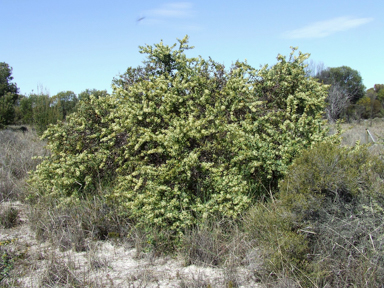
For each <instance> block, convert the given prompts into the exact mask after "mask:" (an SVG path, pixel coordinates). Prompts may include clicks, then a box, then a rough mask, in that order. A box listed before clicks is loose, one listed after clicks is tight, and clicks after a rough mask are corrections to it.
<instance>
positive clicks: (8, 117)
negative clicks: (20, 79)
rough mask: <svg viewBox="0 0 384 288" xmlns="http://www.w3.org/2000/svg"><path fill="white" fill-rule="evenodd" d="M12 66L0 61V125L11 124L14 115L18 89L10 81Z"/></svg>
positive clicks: (11, 78)
mask: <svg viewBox="0 0 384 288" xmlns="http://www.w3.org/2000/svg"><path fill="white" fill-rule="evenodd" d="M12 80H13V77H12V68H11V67H9V65H8V64H7V63H5V62H0V126H4V125H8V124H12V123H13V122H14V117H15V108H14V105H15V104H16V101H17V99H18V92H19V89H18V88H17V85H16V83H12V82H11V81H12Z"/></svg>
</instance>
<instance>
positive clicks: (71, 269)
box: [0, 203, 261, 287]
mask: <svg viewBox="0 0 384 288" xmlns="http://www.w3.org/2000/svg"><path fill="white" fill-rule="evenodd" d="M7 205H9V204H7ZM11 205H12V206H13V207H15V208H17V209H19V210H20V211H23V209H22V208H23V205H22V204H20V203H12V204H11ZM1 206H2V207H0V208H1V209H4V203H3V205H1ZM20 218H21V224H19V225H18V226H16V227H14V228H11V229H0V242H1V243H2V245H6V249H8V251H12V253H13V255H18V256H17V260H16V261H15V264H14V269H13V270H12V272H11V274H10V277H11V278H12V279H13V284H11V287H13V285H14V286H19V287H73V286H71V285H70V284H68V283H73V282H76V283H81V284H79V286H78V287H261V286H259V285H258V284H257V283H256V279H255V277H254V275H253V271H254V269H255V267H251V266H250V265H248V266H244V267H235V268H232V269H228V268H227V269H224V268H215V267H197V266H195V265H191V266H187V267H186V266H185V265H184V261H183V259H179V258H172V257H155V256H153V255H152V254H151V253H141V254H140V255H137V253H136V250H135V249H134V248H132V247H128V246H126V245H124V244H121V243H116V242H111V241H98V242H92V243H90V247H92V248H91V249H89V250H88V251H87V252H74V251H72V250H69V251H66V252H60V251H59V250H58V249H54V248H53V247H52V246H51V245H50V244H49V243H39V242H38V241H36V239H35V237H34V233H33V232H32V231H31V230H30V229H29V226H28V221H27V219H26V217H25V215H23V213H21V217H20ZM12 240H13V241H12ZM10 241H12V242H11V243H8V242H10ZM4 243H7V244H4ZM3 248H5V246H3ZM55 275H56V276H55ZM64 278H67V280H65V279H64ZM68 279H72V280H71V281H72V282H71V281H70V280H68ZM55 282H56V284H54V283H55ZM60 283H61V284H60ZM8 285H9V284H8ZM0 286H1V285H0Z"/></svg>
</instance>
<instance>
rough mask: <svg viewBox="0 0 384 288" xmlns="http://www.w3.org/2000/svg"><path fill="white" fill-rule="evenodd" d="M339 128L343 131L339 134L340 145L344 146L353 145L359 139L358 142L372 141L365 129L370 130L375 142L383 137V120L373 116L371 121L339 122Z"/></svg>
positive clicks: (366, 142) (380, 140) (367, 142)
mask: <svg viewBox="0 0 384 288" xmlns="http://www.w3.org/2000/svg"><path fill="white" fill-rule="evenodd" d="M332 128H333V127H332ZM332 128H331V129H332ZM341 128H342V130H343V131H344V132H343V133H342V135H341V136H342V145H346V146H353V145H355V144H356V142H357V141H359V142H360V144H369V143H373V141H372V139H371V137H370V136H369V134H368V133H367V129H368V130H369V132H371V134H372V136H373V138H374V140H375V141H376V143H377V142H382V139H383V137H384V120H383V119H381V118H375V119H372V121H371V120H362V121H360V122H353V123H344V124H341ZM333 129H334V128H333Z"/></svg>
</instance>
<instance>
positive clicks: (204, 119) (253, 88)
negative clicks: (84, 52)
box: [32, 36, 328, 231]
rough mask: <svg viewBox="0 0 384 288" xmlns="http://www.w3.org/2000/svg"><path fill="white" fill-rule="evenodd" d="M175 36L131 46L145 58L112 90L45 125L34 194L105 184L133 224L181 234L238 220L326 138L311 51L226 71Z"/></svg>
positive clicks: (87, 190) (67, 197)
mask: <svg viewBox="0 0 384 288" xmlns="http://www.w3.org/2000/svg"><path fill="white" fill-rule="evenodd" d="M178 42H179V44H178V48H176V44H174V45H173V46H167V45H164V44H163V43H162V42H160V43H159V44H156V45H154V46H150V45H147V46H143V47H140V53H144V54H146V55H147V59H146V61H144V66H143V67H138V68H128V70H127V72H126V73H125V74H124V75H121V77H120V79H115V81H114V83H115V84H116V85H114V86H113V88H114V90H113V93H112V95H107V96H106V97H101V98H95V97H92V96H91V97H90V99H89V100H87V101H82V102H80V105H79V110H78V111H77V112H75V113H74V114H72V115H69V116H68V118H67V120H66V122H62V123H59V124H57V125H55V126H51V127H50V128H49V129H48V130H47V131H46V132H45V134H44V136H43V137H44V138H45V139H47V140H48V149H50V151H51V155H50V156H49V157H47V158H46V159H45V160H44V161H43V162H42V163H41V165H40V166H39V167H38V169H37V170H36V172H35V173H34V174H33V176H32V183H33V184H34V186H35V187H37V188H38V189H39V191H40V193H43V195H50V196H53V197H56V198H59V199H61V200H62V201H61V202H62V203H64V204H65V203H68V201H71V200H76V199H79V198H81V197H85V196H86V195H93V194H95V193H96V191H104V192H103V193H104V195H105V196H107V197H108V199H110V200H111V201H112V203H114V205H117V206H118V207H119V209H121V212H122V213H125V214H127V215H128V216H130V217H132V219H135V220H137V223H139V224H144V225H155V226H159V227H168V228H170V229H172V230H173V231H181V230H180V229H183V228H184V227H187V226H189V225H193V224H194V223H196V219H198V218H200V217H208V216H209V215H219V216H227V217H235V216H236V215H238V214H239V213H241V212H242V211H244V209H246V207H247V206H248V205H249V203H250V202H251V199H252V198H254V197H257V196H259V195H260V193H265V192H266V191H267V190H268V189H273V188H275V187H277V182H278V180H279V179H280V178H281V177H282V175H284V173H285V171H286V169H287V166H288V165H289V164H290V163H291V161H292V159H293V158H294V157H295V156H296V155H297V154H298V153H299V152H300V151H301V150H302V149H303V148H306V147H309V146H311V145H312V144H313V143H315V142H319V141H323V140H324V139H326V138H327V135H328V131H327V130H326V129H324V126H323V122H322V121H323V120H322V115H321V114H322V112H323V108H324V99H325V97H326V96H327V87H326V86H323V85H322V84H320V83H318V82H317V81H316V80H313V79H311V78H308V77H306V74H305V71H304V68H305V65H304V64H303V62H304V61H305V60H306V59H307V58H308V57H309V56H308V54H302V53H301V52H298V55H297V56H295V54H296V52H295V50H296V49H294V48H293V49H292V53H291V54H290V57H289V59H288V60H287V59H286V57H284V56H282V55H279V56H278V57H277V60H278V61H277V64H275V65H274V66H272V67H268V66H267V65H266V66H264V67H263V68H261V69H260V70H256V69H254V68H252V67H251V66H249V65H248V64H247V63H246V62H236V63H235V64H234V65H233V66H232V67H231V69H229V71H226V70H225V69H224V66H223V65H221V64H219V63H216V62H214V61H213V60H212V59H208V60H204V59H202V58H201V57H196V58H187V56H186V55H185V50H188V49H191V48H193V47H190V46H188V37H187V36H186V37H185V38H184V39H182V40H178ZM107 188H108V189H107Z"/></svg>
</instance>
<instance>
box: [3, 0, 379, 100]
mask: <svg viewBox="0 0 384 288" xmlns="http://www.w3.org/2000/svg"><path fill="white" fill-rule="evenodd" d="M0 11H1V16H0V37H1V38H0V39H1V41H0V62H6V63H8V64H9V65H10V66H11V67H13V76H14V82H16V83H17V85H18V87H19V88H20V92H21V93H22V94H29V93H31V92H32V90H34V91H35V92H36V91H38V90H43V92H44V91H49V92H50V95H51V96H53V95H55V94H56V93H58V92H61V91H67V90H71V91H74V92H75V93H77V94H78V93H80V92H81V91H84V90H85V89H100V90H104V89H106V90H108V91H109V92H111V91H112V89H111V81H112V79H113V77H115V76H117V75H118V74H119V73H124V72H125V71H126V69H127V68H128V67H130V66H132V67H136V66H138V65H140V64H141V62H142V61H143V60H144V55H142V54H140V53H139V48H138V46H139V45H145V44H154V43H158V42H160V40H161V39H163V41H164V43H165V44H169V45H172V44H173V43H175V42H176V38H180V39H181V38H183V37H184V36H185V35H186V34H188V35H189V37H190V38H189V39H190V45H193V46H195V49H193V50H191V51H189V52H188V55H189V56H197V55H201V56H202V57H204V58H207V57H208V56H210V57H212V59H213V60H215V61H217V62H220V63H224V64H225V65H226V66H227V67H229V66H230V65H231V64H232V63H233V62H235V61H236V60H241V61H243V60H244V59H247V61H248V63H249V64H250V65H252V66H253V67H255V68H259V67H260V65H264V64H270V65H273V64H274V63H276V56H277V55H278V54H283V55H288V54H289V53H290V46H298V47H299V50H300V51H302V52H305V53H310V54H311V58H310V59H312V60H313V61H314V62H315V63H319V62H322V63H324V65H325V67H339V66H343V65H345V66H349V67H351V68H352V69H355V70H357V71H359V72H360V74H361V76H362V77H363V82H364V85H365V86H366V87H367V88H370V87H372V86H373V85H374V84H379V83H384V17H383V14H384V13H383V12H384V1H383V0H365V1H362V0H359V1H355V0H346V1H344V0H323V1H283V0H265V1H264V0H259V1H242V0H238V1H226V2H224V1H215V0H214V1H200V0H196V1H183V2H177V1H173V2H172V1H128V0H125V1H123V0H109V1H100V0H93V1H88V0H76V1H73V0H66V1H62V0H0ZM143 17H144V18H143ZM140 18H143V19H142V20H140V21H137V20H138V19H140Z"/></svg>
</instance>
